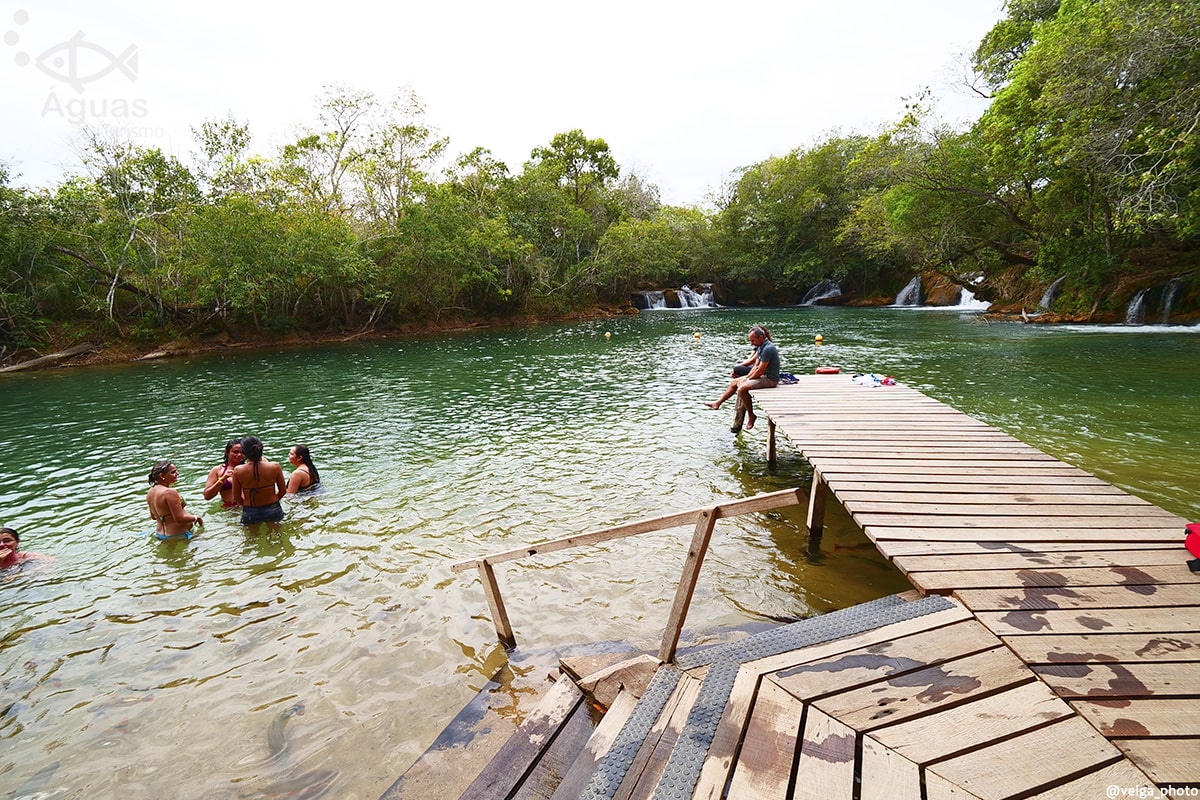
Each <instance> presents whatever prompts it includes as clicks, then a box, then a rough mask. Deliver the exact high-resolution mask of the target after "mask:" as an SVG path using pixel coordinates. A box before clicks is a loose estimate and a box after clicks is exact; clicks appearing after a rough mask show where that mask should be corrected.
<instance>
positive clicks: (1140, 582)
mask: <svg viewBox="0 0 1200 800" xmlns="http://www.w3.org/2000/svg"><path fill="white" fill-rule="evenodd" d="M909 580H910V581H912V582H913V583H914V584H916V586H917V587H918V588H920V589H923V590H925V591H949V590H954V589H1003V588H1006V587H1010V586H1012V587H1018V588H1022V587H1024V588H1034V587H1047V586H1143V587H1147V588H1145V589H1143V590H1142V591H1144V592H1145V594H1147V595H1149V594H1152V593H1153V592H1152V590H1151V587H1153V586H1157V585H1163V584H1185V585H1191V586H1195V587H1196V588H1197V591H1198V592H1200V579H1198V578H1196V576H1195V575H1193V573H1191V572H1190V571H1189V570H1188V568H1187V566H1186V565H1185V564H1183V563H1178V564H1165V565H1163V564H1159V565H1148V566H1144V567H1078V568H1072V567H1055V568H1053V569H1050V568H1042V569H1038V568H1030V569H981V570H974V571H972V572H914V573H911V574H910V575H909Z"/></svg>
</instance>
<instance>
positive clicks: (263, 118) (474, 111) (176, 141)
mask: <svg viewBox="0 0 1200 800" xmlns="http://www.w3.org/2000/svg"><path fill="white" fill-rule="evenodd" d="M1002 14H1003V9H1002V0H903V1H902V0H841V1H840V2H838V1H837V0H833V2H831V1H830V0H820V2H817V1H816V0H790V2H788V1H787V0H741V1H740V2H726V3H711V2H692V3H682V2H673V3H654V2H650V1H649V0H642V2H631V1H630V0H609V1H608V2H603V3H600V2H597V3H592V4H581V3H574V4H572V3H569V2H562V1H561V0H560V1H559V2H543V0H536V1H535V2H530V1H529V0H508V2H476V1H475V0H471V1H470V2H464V1H463V0H421V2H410V3H404V2H401V3H388V4H375V3H366V2H361V1H360V0H343V1H342V2H340V3H320V4H307V3H296V2H289V3H284V2H279V0H265V1H264V2H255V0H244V1H243V2H240V3H234V2H229V0H211V1H210V2H205V3H183V4H174V3H168V2H163V0H155V1H154V2H141V1H140V0H112V1H111V2H108V3H97V2H95V1H94V0H92V2H87V3H85V2H81V1H80V2H75V1H73V0H65V1H59V0H38V2H36V3H35V2H32V0H24V2H20V1H18V2H12V0H0V35H2V36H3V40H2V44H0V109H3V116H4V120H3V122H2V123H0V160H3V161H6V162H8V163H9V165H10V166H11V167H12V168H13V171H14V173H16V180H15V181H14V182H15V183H19V184H25V185H31V186H41V185H52V184H55V183H57V182H58V181H59V180H61V179H62V177H63V176H64V174H67V173H72V172H78V171H79V169H80V167H79V164H78V159H77V158H76V156H75V155H74V149H73V147H72V142H73V141H75V140H76V139H77V136H78V125H77V122H76V120H77V119H78V118H79V117H80V115H83V116H84V117H86V120H87V122H89V123H90V124H92V125H96V126H100V125H105V124H107V125H112V126H116V127H117V129H118V130H121V131H124V132H126V133H128V134H131V135H130V136H129V137H128V138H132V139H133V140H134V141H136V142H138V143H139V144H142V145H145V146H152V147H160V148H162V149H163V150H166V151H168V152H171V153H174V154H175V155H177V156H179V157H180V158H183V159H184V160H185V161H186V160H188V156H189V154H190V153H191V152H192V151H193V150H194V149H195V143H194V141H193V138H192V135H191V132H190V129H191V128H192V127H199V125H200V124H201V123H202V122H204V121H205V120H207V119H213V118H222V117H225V116H226V114H227V113H229V112H232V113H233V115H234V116H235V117H236V118H237V119H239V120H241V121H244V122H248V123H249V125H250V128H251V131H252V132H253V133H254V135H255V141H254V145H253V147H252V150H253V151H254V152H257V153H260V154H262V155H269V156H273V155H275V152H276V149H277V148H278V147H279V146H281V145H283V144H285V143H287V142H289V141H291V140H293V139H294V134H295V131H296V130H297V128H298V126H300V125H309V124H314V123H315V121H316V111H315V102H316V99H317V98H318V97H319V96H320V95H321V94H322V87H324V86H325V85H327V84H344V85H347V86H351V87H354V88H357V89H366V90H370V91H374V92H376V93H378V94H379V95H388V94H390V93H391V92H392V91H393V90H395V89H396V88H397V87H404V86H408V87H411V88H412V89H413V90H415V91H416V93H417V95H418V97H419V98H420V99H421V100H422V101H423V102H424V104H425V108H426V123H427V124H428V125H429V126H430V127H433V128H435V129H436V130H437V131H438V133H439V134H440V135H442V136H446V137H449V139H450V147H449V154H450V155H451V156H454V155H458V154H460V153H465V152H468V151H470V150H472V149H473V148H475V147H477V146H483V147H487V148H489V149H490V150H491V151H492V153H493V155H494V156H495V157H497V158H499V159H500V160H502V161H504V162H505V163H506V164H508V166H509V169H510V170H511V171H513V172H519V171H520V169H521V165H522V164H523V163H524V162H525V161H526V160H527V159H528V158H529V152H530V150H532V149H533V148H534V147H537V146H540V145H545V144H548V143H549V141H550V139H551V138H552V137H553V136H554V134H555V133H559V132H561V131H567V130H571V129H573V128H581V129H582V130H583V131H584V133H585V134H586V135H587V136H589V137H592V138H603V139H604V140H605V141H607V142H608V145H609V147H610V148H611V150H612V154H613V156H614V157H615V158H616V160H617V162H618V163H619V164H620V165H621V166H622V167H623V168H625V169H627V170H628V169H632V170H634V171H635V172H637V173H638V174H639V175H641V176H642V177H644V178H646V179H647V180H649V181H650V182H652V183H655V184H657V185H658V186H659V188H660V190H661V192H662V199H663V200H664V201H665V202H668V203H673V204H679V205H686V204H703V203H704V202H705V198H706V196H707V195H708V194H709V193H710V192H712V191H713V190H714V189H716V188H717V187H719V186H720V184H721V182H722V181H723V180H724V179H725V178H726V177H727V176H728V175H729V174H730V172H731V171H733V170H734V169H736V168H738V167H740V166H745V165H749V164H753V163H756V162H758V161H762V160H763V159H765V158H767V157H769V156H772V155H782V154H784V153H786V152H788V151H790V150H792V149H794V148H796V147H807V146H809V145H812V144H814V143H816V142H817V141H820V140H821V139H822V138H824V137H825V136H826V135H828V134H830V133H834V132H836V133H842V134H848V133H867V134H873V133H875V132H877V131H878V130H880V129H881V128H882V127H885V126H887V125H889V124H890V123H892V122H895V121H896V120H898V119H899V118H900V117H901V115H902V114H903V109H904V98H906V97H912V96H914V95H916V94H917V93H918V92H920V91H921V90H922V89H923V88H925V87H928V88H929V89H930V90H932V92H933V93H934V95H936V96H937V97H938V98H939V104H938V109H939V111H940V114H941V116H942V118H943V119H944V120H945V121H947V122H950V123H955V124H957V123H964V122H967V121H969V120H972V119H975V118H976V117H978V115H979V114H980V113H981V112H982V111H983V110H984V108H985V105H986V104H985V103H984V102H983V101H981V100H978V99H974V98H972V97H971V96H970V95H969V94H968V93H967V92H966V91H965V90H964V89H962V88H961V85H962V83H963V77H962V76H963V72H964V68H963V66H962V65H963V64H965V63H966V62H967V59H968V56H969V54H970V53H971V52H972V51H973V50H974V49H975V47H976V46H977V45H978V43H979V41H980V39H981V38H982V37H983V35H984V34H985V33H986V32H987V31H988V30H989V29H990V28H991V27H992V25H993V24H994V23H995V22H996V21H997V20H998V19H1000V18H1001V16H1002ZM79 32H83V36H82V37H81V38H79V37H77V34H78V33H79ZM72 40H74V41H75V44H74V45H72V44H71V42H72ZM92 46H95V47H96V48H100V50H96V49H94V48H93V47H92ZM55 48H58V49H57V50H55ZM130 48H134V51H133V53H132V55H129V53H130ZM51 51H54V52H51ZM101 51H106V52H107V55H105V52H101ZM70 54H73V55H75V56H76V57H77V62H76V65H75V70H74V75H75V76H77V77H78V78H79V79H80V80H79V81H77V82H76V84H75V86H72V85H71V83H70V82H69V81H68V79H67V78H65V77H54V76H52V75H50V74H47V73H46V72H44V71H43V70H42V69H39V67H38V64H39V63H40V64H42V65H44V66H46V67H48V68H51V69H54V68H55V60H56V59H61V58H63V57H64V56H66V55H70ZM122 56H125V59H124V60H122V58H121V57H122ZM114 62H119V63H120V64H121V65H122V67H124V69H122V68H114V69H111V70H110V71H108V72H107V74H99V75H98V73H100V72H101V70H102V69H103V68H106V67H111V66H112V65H113V64H114ZM57 71H58V72H59V73H60V75H68V74H70V65H69V64H65V63H63V62H61V61H59V66H58V67H57ZM85 79H90V80H85ZM77 89H82V92H80V91H78V90H77Z"/></svg>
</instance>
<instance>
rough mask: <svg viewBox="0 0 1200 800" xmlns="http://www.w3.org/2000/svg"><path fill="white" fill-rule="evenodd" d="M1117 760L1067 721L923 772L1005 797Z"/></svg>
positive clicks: (1085, 728) (1074, 720)
mask: <svg viewBox="0 0 1200 800" xmlns="http://www.w3.org/2000/svg"><path fill="white" fill-rule="evenodd" d="M1051 754H1052V755H1051ZM1120 758H1121V754H1120V752H1119V751H1117V749H1116V748H1115V747H1113V746H1112V745H1111V744H1109V743H1108V740H1106V739H1105V738H1104V737H1103V736H1101V735H1100V734H1098V733H1096V731H1095V730H1094V729H1093V728H1092V727H1091V726H1090V725H1088V724H1087V723H1086V722H1084V721H1083V720H1081V719H1079V718H1078V717H1068V718H1066V719H1063V720H1059V721H1058V722H1053V723H1051V724H1050V725H1047V726H1046V727H1044V728H1038V729H1036V730H1033V731H1029V732H1028V733H1023V734H1020V735H1018V736H1014V737H1012V738H1010V739H1004V740H1001V741H998V742H994V743H993V744H991V745H988V746H986V747H981V748H979V749H977V750H973V751H971V752H969V753H964V754H963V755H961V756H958V757H956V758H952V759H949V760H947V761H943V762H940V763H938V764H933V765H931V766H929V767H928V768H926V774H927V775H929V774H935V775H939V776H941V777H943V778H945V779H946V780H947V781H949V782H950V783H952V784H957V785H958V786H962V787H963V788H965V789H966V790H968V791H970V792H972V793H974V794H976V795H978V796H979V797H982V798H1005V797H1012V796H1014V795H1020V794H1022V793H1024V792H1032V791H1035V790H1039V789H1046V788H1051V787H1053V786H1055V785H1057V784H1060V783H1064V782H1066V781H1067V780H1072V779H1074V778H1076V777H1078V776H1079V775H1081V774H1083V773H1086V772H1089V771H1092V770H1095V769H1098V768H1100V767H1104V766H1108V765H1109V764H1113V763H1116V762H1117V761H1119V760H1120Z"/></svg>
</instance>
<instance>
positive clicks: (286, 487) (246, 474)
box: [146, 436, 321, 539]
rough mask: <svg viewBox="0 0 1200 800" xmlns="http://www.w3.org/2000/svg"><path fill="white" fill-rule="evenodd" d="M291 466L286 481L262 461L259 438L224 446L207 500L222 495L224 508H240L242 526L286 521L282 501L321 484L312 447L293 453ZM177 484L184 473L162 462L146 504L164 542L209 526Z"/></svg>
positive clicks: (152, 472)
mask: <svg viewBox="0 0 1200 800" xmlns="http://www.w3.org/2000/svg"><path fill="white" fill-rule="evenodd" d="M288 461H289V462H290V463H291V465H292V466H293V467H294V469H293V471H292V474H291V475H289V476H288V477H287V478H284V475H283V467H281V466H280V465H279V464H277V463H276V462H274V461H271V460H269V459H267V458H265V457H264V456H263V443H262V441H261V440H260V439H259V438H258V437H257V436H247V437H245V438H244V439H230V440H229V441H228V442H227V443H226V444H225V457H224V459H223V460H222V461H221V463H220V464H217V465H216V466H215V467H213V468H212V470H210V471H209V473H208V479H207V480H206V481H205V484H204V499H205V500H211V499H213V498H214V497H216V496H217V495H218V494H219V495H220V496H221V502H222V504H223V505H224V506H225V508H239V507H240V508H241V509H242V524H243V525H254V524H256V523H259V522H279V521H280V520H282V519H283V506H282V505H280V502H279V501H280V500H282V499H283V498H284V496H285V495H289V494H297V493H299V492H304V491H308V490H310V489H314V488H316V486H317V485H318V484H319V483H320V482H321V476H320V473H318V472H317V468H316V465H314V464H313V461H312V455H311V454H310V453H309V451H308V447H307V446H305V445H302V444H298V445H294V446H293V447H292V449H291V450H289V451H288ZM177 480H179V470H178V469H176V468H175V465H174V464H173V463H171V462H170V461H157V462H155V464H154V467H153V468H151V470H150V484H151V485H150V490H149V491H148V492H147V493H146V503H147V505H149V506H150V517H151V519H153V520H154V525H155V531H154V535H155V536H157V537H158V538H159V539H170V538H174V537H190V536H191V534H192V529H193V528H194V527H195V526H197V525H201V526H203V525H204V519H203V518H202V517H201V516H200V515H199V514H189V513H188V512H187V511H186V510H185V505H186V504H185V503H184V501H183V498H182V497H181V496H180V495H179V492H178V491H177V490H176V489H174V488H173V487H172V484H174V483H175V482H176V481H177Z"/></svg>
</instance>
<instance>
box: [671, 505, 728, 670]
mask: <svg viewBox="0 0 1200 800" xmlns="http://www.w3.org/2000/svg"><path fill="white" fill-rule="evenodd" d="M720 516H721V508H720V506H717V507H715V508H709V509H706V510H704V511H701V512H700V518H699V519H697V520H696V530H695V532H694V533H693V534H692V544H691V546H690V547H689V548H688V554H687V558H685V559H684V561H683V575H682V576H681V577H680V579H679V587H678V588H677V589H676V590H675V602H674V604H672V606H671V616H670V619H669V620H668V621H667V628H666V631H664V633H663V640H662V647H660V648H659V650H658V660H659V661H662V662H663V663H665V664H670V663H673V662H674V661H675V648H676V647H677V646H678V645H679V634H680V633H681V632H682V631H683V622H684V620H685V619H687V612H688V607H689V606H691V604H692V594H693V593H694V592H695V591H696V581H697V580H698V579H699V577H700V567H701V566H702V565H703V564H704V556H705V555H706V554H707V553H708V542H709V540H710V539H711V538H712V532H713V528H714V527H715V526H716V524H717V520H718V519H719V518H720Z"/></svg>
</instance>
